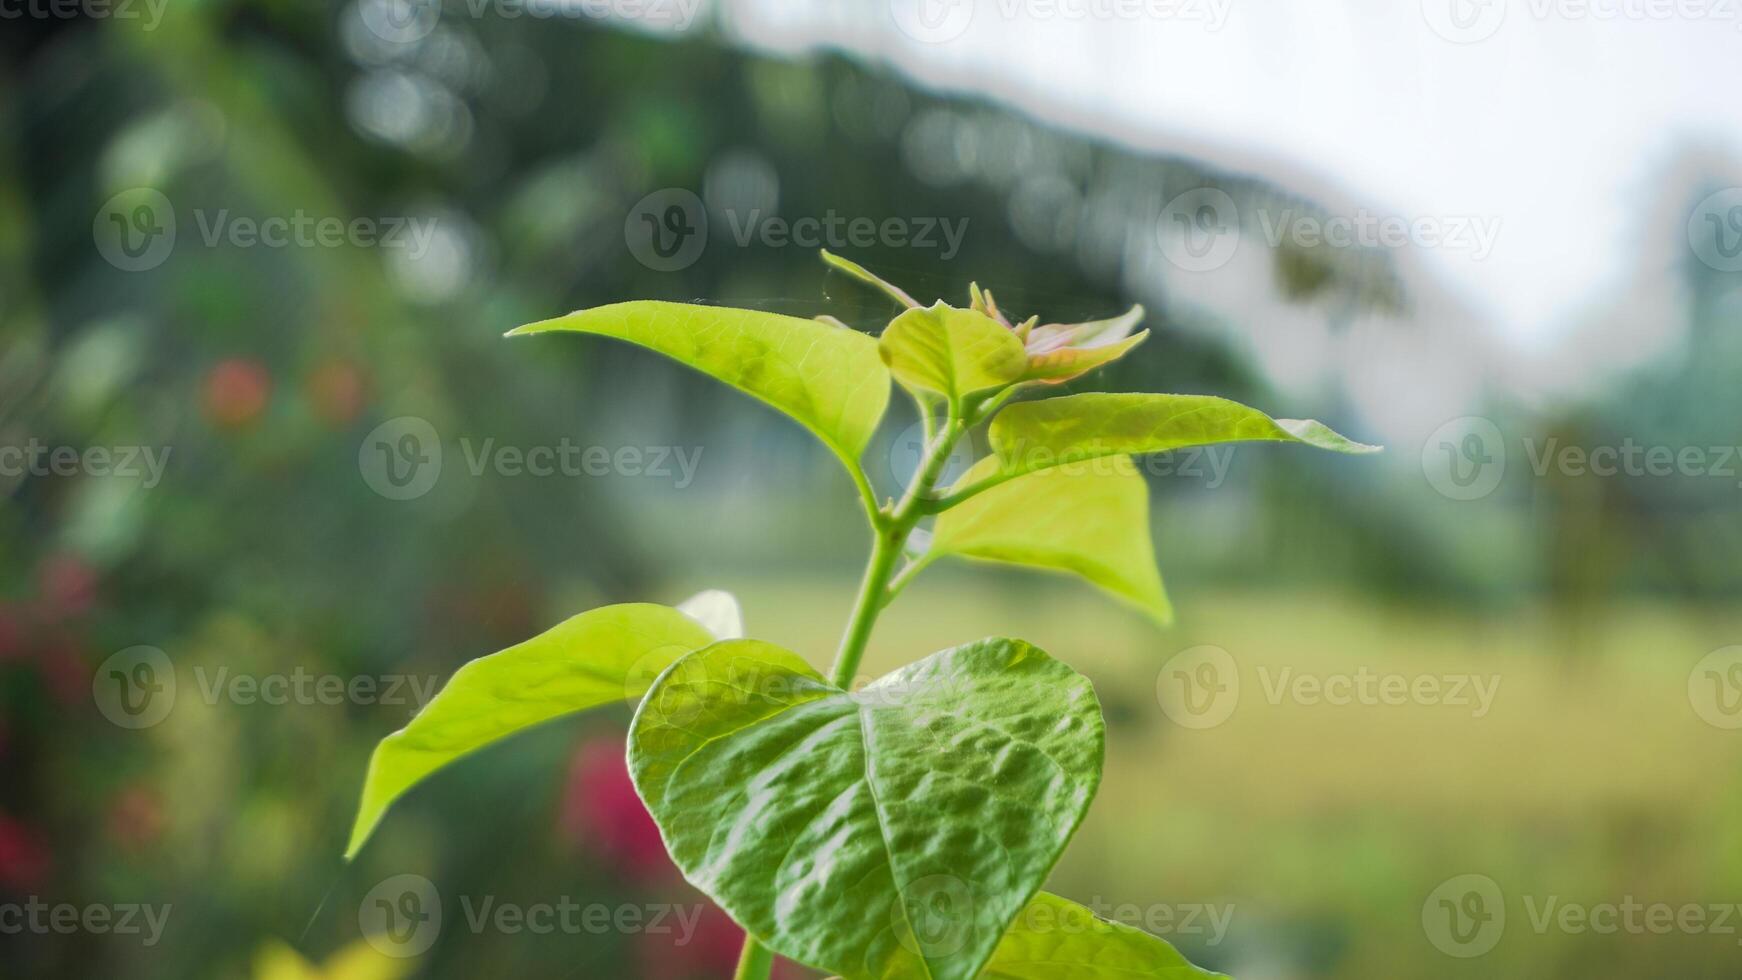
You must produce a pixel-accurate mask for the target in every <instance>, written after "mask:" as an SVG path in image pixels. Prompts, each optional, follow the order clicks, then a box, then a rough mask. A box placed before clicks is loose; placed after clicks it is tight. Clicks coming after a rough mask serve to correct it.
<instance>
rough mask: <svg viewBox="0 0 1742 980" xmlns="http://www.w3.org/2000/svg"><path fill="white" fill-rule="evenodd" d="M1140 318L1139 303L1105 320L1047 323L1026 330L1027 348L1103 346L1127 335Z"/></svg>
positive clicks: (1036, 349)
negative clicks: (1027, 331)
mask: <svg viewBox="0 0 1742 980" xmlns="http://www.w3.org/2000/svg"><path fill="white" fill-rule="evenodd" d="M1142 322H1143V307H1142V306H1133V307H1131V309H1129V310H1126V311H1125V312H1124V313H1121V314H1119V315H1118V316H1115V317H1108V318H1107V319H1105V320H1088V321H1085V322H1083V323H1048V324H1043V325H1042V326H1039V327H1035V328H1034V329H1033V330H1032V331H1030V333H1029V339H1028V341H1027V344H1028V352H1029V353H1030V354H1034V353H1038V352H1040V351H1048V350H1054V349H1056V348H1059V347H1089V346H1104V345H1106V344H1114V343H1118V342H1119V341H1121V340H1124V339H1125V338H1126V337H1129V336H1131V331H1132V330H1134V329H1136V328H1137V325H1138V324H1139V323H1142Z"/></svg>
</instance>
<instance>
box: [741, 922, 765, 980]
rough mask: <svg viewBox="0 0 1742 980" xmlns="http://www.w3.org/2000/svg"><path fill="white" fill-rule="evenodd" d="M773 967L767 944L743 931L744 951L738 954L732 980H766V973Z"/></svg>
mask: <svg viewBox="0 0 1742 980" xmlns="http://www.w3.org/2000/svg"><path fill="white" fill-rule="evenodd" d="M773 969H774V954H773V953H771V952H769V951H768V947H767V946H764V945H762V944H761V943H759V942H757V941H756V940H755V939H754V938H753V937H752V936H751V935H750V934H749V933H745V934H744V952H742V953H740V954H739V955H738V969H737V972H735V973H733V974H732V977H733V980H768V974H769V972H770V971H772V970H773Z"/></svg>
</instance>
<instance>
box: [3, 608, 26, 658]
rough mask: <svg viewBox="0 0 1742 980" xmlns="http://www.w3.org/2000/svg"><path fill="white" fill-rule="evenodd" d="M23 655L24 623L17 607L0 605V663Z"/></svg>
mask: <svg viewBox="0 0 1742 980" xmlns="http://www.w3.org/2000/svg"><path fill="white" fill-rule="evenodd" d="M23 655H24V623H23V621H22V614H21V613H20V612H19V610H18V607H16V606H14V605H11V604H10V603H0V661H6V660H12V659H14V658H16V657H21V656H23Z"/></svg>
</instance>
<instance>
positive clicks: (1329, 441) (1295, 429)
mask: <svg viewBox="0 0 1742 980" xmlns="http://www.w3.org/2000/svg"><path fill="white" fill-rule="evenodd" d="M991 440H992V449H993V451H995V452H996V453H997V454H998V457H999V458H1000V459H1002V460H1003V461H1004V468H1005V471H1006V472H1016V473H1026V472H1029V471H1032V470H1038V469H1043V468H1045V467H1048V466H1057V465H1059V464H1060V463H1068V462H1071V461H1074V460H1086V459H1094V458H1096V457H1099V456H1113V455H1128V454H1131V453H1159V452H1166V451H1168V450H1170V449H1180V448H1183V447H1185V446H1204V445H1209V444H1211V443H1218V442H1248V441H1264V442H1298V443H1304V444H1306V445H1309V446H1316V447H1318V448H1320V449H1330V450H1333V451H1336V452H1342V453H1371V452H1378V451H1379V447H1378V446H1368V445H1364V444H1362V443H1359V442H1355V441H1353V440H1351V439H1348V438H1345V437H1343V436H1341V435H1338V434H1337V433H1335V432H1333V431H1331V430H1330V428H1328V427H1327V426H1325V425H1324V424H1323V423H1322V422H1314V421H1312V420H1311V419H1306V420H1298V419H1273V418H1271V417H1270V416H1268V415H1265V414H1264V413H1263V412H1260V411H1258V410H1257V409H1255V408H1248V407H1246V406H1245V405H1242V404H1240V403H1239V402H1232V401H1229V400H1228V399H1226V398H1215V397H1212V396H1208V395H1146V394H1106V393H1090V394H1082V395H1066V396H1064V397H1062V398H1049V399H1046V400H1044V401H1037V402H1023V403H1020V404H1016V405H1012V406H1010V407H1009V408H1006V409H1005V410H1004V411H1002V412H1000V413H998V416H997V417H996V418H994V419H993V420H992V428H991Z"/></svg>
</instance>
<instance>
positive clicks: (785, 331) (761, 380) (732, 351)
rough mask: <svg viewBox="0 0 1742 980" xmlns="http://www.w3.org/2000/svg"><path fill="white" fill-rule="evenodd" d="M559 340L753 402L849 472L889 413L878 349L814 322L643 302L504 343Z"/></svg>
mask: <svg viewBox="0 0 1742 980" xmlns="http://www.w3.org/2000/svg"><path fill="white" fill-rule="evenodd" d="M553 330H572V331H575V332H578V333H590V334H598V335H599V336H602V337H615V338H617V339H618V340H627V341H629V342H630V343H634V344H640V345H641V346H643V347H647V348H650V349H652V350H656V351H658V352H660V353H661V354H664V355H665V356H667V357H670V358H672V359H674V360H677V361H680V362H682V363H684V364H687V365H689V366H690V367H692V368H695V369H696V370H698V371H701V372H702V373H703V374H707V375H711V376H712V377H715V378H718V379H719V380H721V381H724V382H725V383H727V384H729V385H731V386H732V387H734V388H737V389H738V390H739V391H743V392H746V393H748V394H751V395H754V396H755V397H757V398H759V399H761V400H762V401H764V402H767V403H768V404H770V405H772V406H774V407H775V408H777V409H780V410H781V411H782V412H785V413H786V414H787V415H790V416H792V417H793V418H795V419H797V420H798V421H799V422H800V423H801V424H802V425H804V427H805V428H807V429H809V430H811V431H812V432H813V433H815V434H816V435H817V438H819V439H821V440H822V441H823V442H824V443H825V444H826V445H828V447H829V448H830V449H831V450H833V451H834V453H835V455H837V456H839V457H840V458H841V460H842V461H843V462H845V463H846V464H847V467H848V469H849V470H851V469H853V468H854V467H855V466H856V465H857V460H858V459H859V457H860V456H861V455H863V454H864V452H865V446H866V445H867V444H868V443H870V441H871V436H872V434H873V433H875V432H876V431H877V423H878V421H879V420H881V419H882V418H883V409H884V408H885V407H887V405H888V403H889V371H888V369H887V368H885V367H884V366H883V361H882V359H881V358H880V357H879V356H878V353H877V342H876V341H875V340H872V339H871V338H870V337H868V336H866V335H865V334H862V333H859V332H857V331H854V330H842V329H840V328H839V327H836V326H831V325H829V324H826V323H818V322H816V321H815V320H801V319H799V318H797V317H790V316H782V315H780V314H778V313H763V312H760V311H758V310H737V309H731V308H729V307H722V306H696V305H692V304H689V303H664V302H657V301H654V300H638V301H635V302H630V303H614V304H612V305H610V306H600V307H596V308H594V309H590V310H578V311H576V312H574V313H570V314H569V315H567V316H561V317H557V318H555V319H553V320H542V321H540V322H538V323H529V324H527V325H525V326H523V327H516V328H515V329H513V330H511V331H509V333H508V335H509V336H511V337H513V336H519V335H523V334H536V333H546V332H549V331H553Z"/></svg>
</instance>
